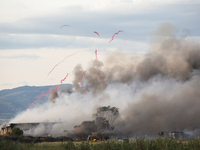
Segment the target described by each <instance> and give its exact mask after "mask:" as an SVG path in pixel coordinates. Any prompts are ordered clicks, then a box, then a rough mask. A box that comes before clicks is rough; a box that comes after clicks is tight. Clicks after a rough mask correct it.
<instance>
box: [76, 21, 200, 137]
mask: <svg viewBox="0 0 200 150" xmlns="http://www.w3.org/2000/svg"><path fill="white" fill-rule="evenodd" d="M177 34H178V29H177V28H175V27H174V26H173V25H171V24H168V23H165V24H161V25H160V27H159V28H158V29H157V31H155V32H154V34H153V36H152V40H151V41H152V47H151V49H150V50H149V52H148V53H147V54H146V55H144V56H126V55H123V54H121V53H115V54H113V55H111V56H108V58H107V59H106V61H105V62H104V64H103V63H102V62H99V61H98V60H95V61H93V62H92V63H91V65H90V68H88V70H87V72H85V74H84V76H83V81H82V82H84V86H81V85H80V84H81V83H80V78H81V75H82V74H83V72H84V70H83V69H82V67H81V66H80V65H79V66H77V67H76V68H75V75H77V76H76V77H75V79H78V80H74V84H75V85H76V86H75V87H76V88H77V87H78V88H79V89H80V88H82V89H83V90H90V91H93V93H94V94H102V93H105V91H107V90H108V87H109V86H110V85H113V84H119V85H121V84H127V85H128V86H129V87H130V88H131V87H132V86H133V85H134V84H135V83H137V82H138V83H137V84H139V85H138V88H136V89H134V90H133V91H132V93H135V94H136V95H138V94H139V95H138V97H137V98H135V97H133V98H132V100H131V101H132V102H130V103H129V105H128V106H127V107H126V108H125V109H124V110H122V111H123V112H122V114H123V116H124V118H122V119H121V121H119V122H118V123H117V124H116V132H121V133H122V132H123V133H124V134H136V133H141V134H157V133H158V132H160V131H165V130H169V131H172V130H188V131H189V130H194V129H195V128H198V127H199V126H198V124H199V123H200V120H199V118H198V117H197V116H198V114H199V113H200V109H199V108H200V101H199V96H200V91H199V89H200V84H199V83H200V70H199V68H200V44H199V43H197V42H192V41H188V40H186V39H185V37H179V38H178V37H176V35H177ZM98 69H99V70H100V71H101V74H102V78H103V81H104V83H102V82H101V78H100V74H99V72H98ZM144 85H145V87H144ZM140 87H143V88H142V89H140ZM115 88H118V87H115ZM122 90H123V89H122ZM119 92H121V91H119ZM128 94H130V93H128ZM102 95H103V94H102Z"/></svg>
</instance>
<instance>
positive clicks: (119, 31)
mask: <svg viewBox="0 0 200 150" xmlns="http://www.w3.org/2000/svg"><path fill="white" fill-rule="evenodd" d="M119 32H124V31H122V30H119V31H118V32H117V33H115V34H114V35H113V36H112V39H111V40H110V41H109V43H110V42H111V41H112V40H113V39H114V37H115V35H116V34H119Z"/></svg>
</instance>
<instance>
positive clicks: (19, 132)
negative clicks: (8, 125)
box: [11, 127, 24, 136]
mask: <svg viewBox="0 0 200 150" xmlns="http://www.w3.org/2000/svg"><path fill="white" fill-rule="evenodd" d="M23 133H24V132H23V130H21V129H20V128H18V127H15V128H14V129H13V130H12V133H11V134H13V135H17V136H21V135H23Z"/></svg>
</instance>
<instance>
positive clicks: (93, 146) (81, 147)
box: [0, 137, 200, 150]
mask: <svg viewBox="0 0 200 150" xmlns="http://www.w3.org/2000/svg"><path fill="white" fill-rule="evenodd" d="M199 149H200V139H199V138H198V139H190V140H188V141H182V140H179V141H177V140H175V139H168V138H166V137H163V138H156V139H150V138H145V139H139V138H137V139H136V140H135V141H131V140H129V139H128V138H127V139H124V140H123V141H112V140H110V141H99V142H92V141H91V142H71V141H69V142H43V143H37V144H34V143H26V144H25V143H20V142H14V141H10V140H1V141H0V150H199Z"/></svg>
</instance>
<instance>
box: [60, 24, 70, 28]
mask: <svg viewBox="0 0 200 150" xmlns="http://www.w3.org/2000/svg"><path fill="white" fill-rule="evenodd" d="M64 26H67V27H68V26H69V25H62V26H61V27H60V28H62V27H64Z"/></svg>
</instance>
